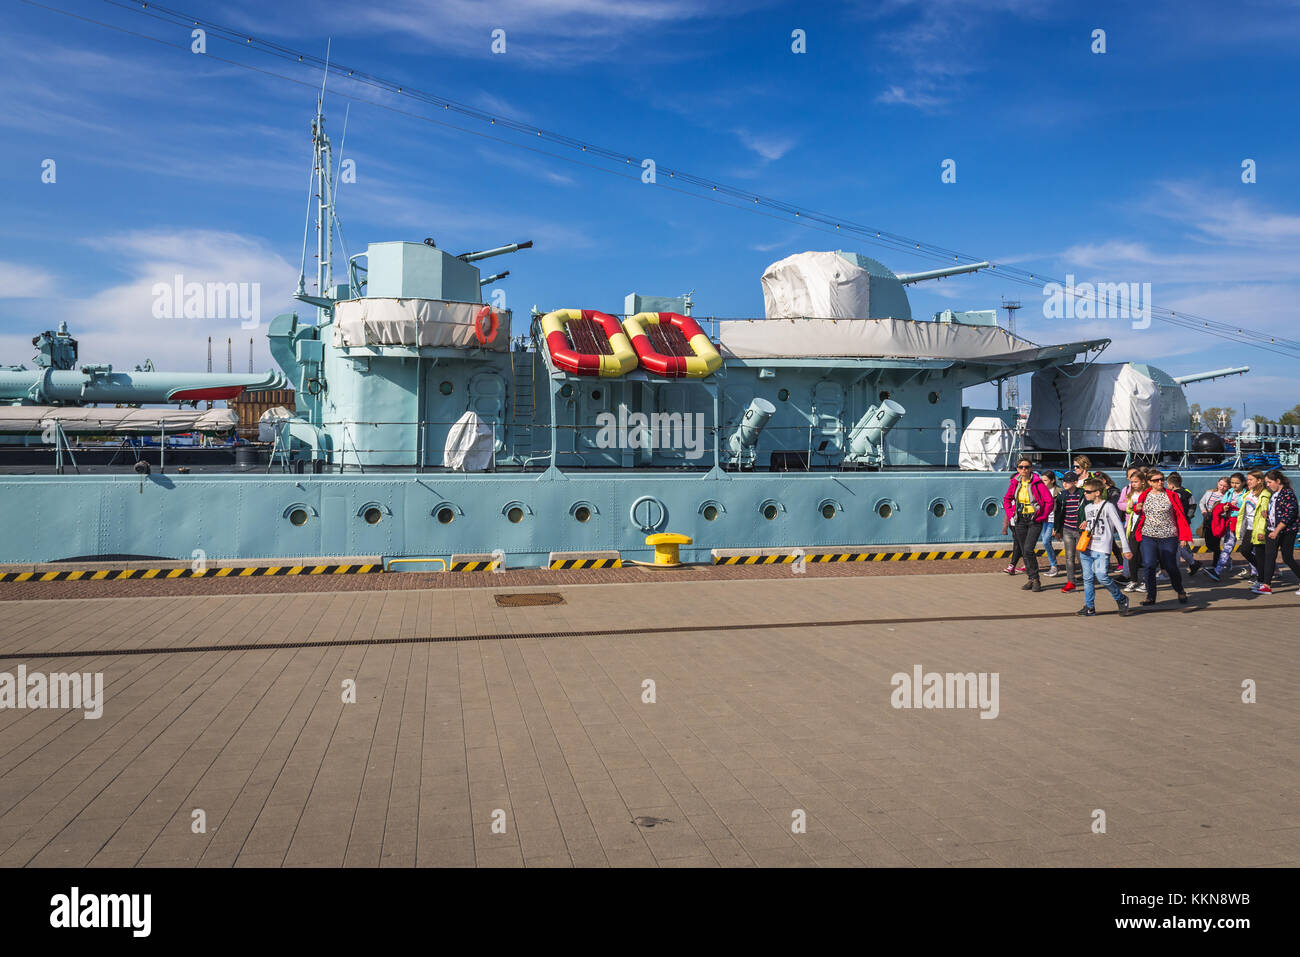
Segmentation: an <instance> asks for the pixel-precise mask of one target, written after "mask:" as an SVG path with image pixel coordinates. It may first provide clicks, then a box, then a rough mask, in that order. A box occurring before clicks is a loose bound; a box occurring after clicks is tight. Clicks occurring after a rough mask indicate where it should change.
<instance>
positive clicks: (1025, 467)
mask: <svg viewBox="0 0 1300 957" xmlns="http://www.w3.org/2000/svg"><path fill="white" fill-rule="evenodd" d="M1027 468H1032V466H1029V465H1017V466H1016V471H1017V472H1018V471H1020V470H1021V469H1027Z"/></svg>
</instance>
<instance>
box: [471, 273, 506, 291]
mask: <svg viewBox="0 0 1300 957" xmlns="http://www.w3.org/2000/svg"><path fill="white" fill-rule="evenodd" d="M509 275H510V270H509V269H507V270H506V271H505V272H499V273H497V274H496V275H495V276H488V277H487V278H486V279H480V280H479V281H478V285H479V288H480V289H482V288H483V287H484V286H488V285H491V284H492V283H494V282H496V281H497V280H498V279H505V278H506V276H509Z"/></svg>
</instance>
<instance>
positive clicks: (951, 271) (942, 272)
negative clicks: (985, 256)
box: [895, 262, 990, 286]
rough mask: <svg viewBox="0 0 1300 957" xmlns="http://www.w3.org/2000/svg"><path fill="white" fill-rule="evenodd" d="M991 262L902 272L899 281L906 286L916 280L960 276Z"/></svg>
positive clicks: (986, 265) (899, 274)
mask: <svg viewBox="0 0 1300 957" xmlns="http://www.w3.org/2000/svg"><path fill="white" fill-rule="evenodd" d="M989 265H990V263H987V262H983V263H967V264H966V265H964V266H945V267H944V268H942V269H930V270H927V271H925V272H900V273H896V274H895V275H897V276H898V281H899V282H901V283H902V284H903V285H904V286H906V285H909V284H911V283H914V282H924V281H925V280H927V279H942V278H943V277H944V276H960V275H961V274H962V273H965V272H975V271H976V270H978V269H985V268H987V267H988V266H989Z"/></svg>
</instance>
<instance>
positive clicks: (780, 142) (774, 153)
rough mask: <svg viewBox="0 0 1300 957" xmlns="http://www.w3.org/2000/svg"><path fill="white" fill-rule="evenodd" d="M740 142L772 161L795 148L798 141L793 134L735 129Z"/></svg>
mask: <svg viewBox="0 0 1300 957" xmlns="http://www.w3.org/2000/svg"><path fill="white" fill-rule="evenodd" d="M732 132H734V133H735V134H736V136H737V137H738V138H739V139H740V142H741V143H743V144H744V145H745V147H746V148H747V149H751V150H753V151H754V152H755V153H757V154H758V155H759V156H761V157H762V158H763V159H765V160H768V161H769V162H770V161H775V160H779V159H780V158H781V157H782V156H784V155H785V154H786V153H788V152H790V150H791V149H793V148H794V145H795V143H796V142H798V141H797V140H796V139H795V138H794V137H793V136H778V135H776V134H772V133H751V132H750V131H749V130H747V129H737V130H733V131H732Z"/></svg>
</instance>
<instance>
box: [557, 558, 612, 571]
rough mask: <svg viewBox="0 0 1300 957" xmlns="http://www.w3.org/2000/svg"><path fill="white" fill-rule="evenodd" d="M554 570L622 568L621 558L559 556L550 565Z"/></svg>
mask: <svg viewBox="0 0 1300 957" xmlns="http://www.w3.org/2000/svg"><path fill="white" fill-rule="evenodd" d="M548 567H549V568H551V569H553V570H560V569H564V568H622V567H623V560H622V559H621V558H557V559H556V560H555V561H553V562H551V564H550V565H549V566H548Z"/></svg>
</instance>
